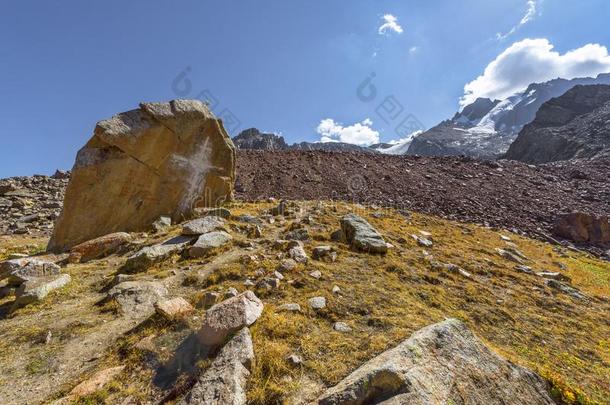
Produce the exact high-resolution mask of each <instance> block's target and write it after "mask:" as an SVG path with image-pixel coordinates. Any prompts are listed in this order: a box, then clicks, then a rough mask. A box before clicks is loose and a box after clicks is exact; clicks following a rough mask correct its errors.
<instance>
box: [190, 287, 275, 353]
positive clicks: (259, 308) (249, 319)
mask: <svg viewBox="0 0 610 405" xmlns="http://www.w3.org/2000/svg"><path fill="white" fill-rule="evenodd" d="M262 312H263V303H262V301H261V300H259V299H258V297H257V296H256V295H255V294H254V293H253V292H252V291H245V292H243V293H241V294H239V295H237V296H235V297H232V298H229V299H227V300H225V301H223V302H221V303H218V304H216V305H214V306H213V307H212V308H210V309H208V310H207V311H206V314H205V318H204V321H203V325H202V327H201V329H199V331H198V332H197V336H198V337H199V340H200V341H201V343H202V344H204V345H206V346H212V347H214V346H218V345H220V344H223V343H224V342H225V340H226V338H227V337H228V336H229V335H230V334H231V333H234V332H236V331H238V330H240V329H241V328H244V327H246V326H250V325H252V324H253V323H254V322H255V321H256V320H257V319H258V318H259V317H260V316H261V314H262Z"/></svg>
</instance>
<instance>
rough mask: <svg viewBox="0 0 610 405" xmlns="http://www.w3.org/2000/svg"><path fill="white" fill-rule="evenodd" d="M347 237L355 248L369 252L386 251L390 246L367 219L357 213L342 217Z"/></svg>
mask: <svg viewBox="0 0 610 405" xmlns="http://www.w3.org/2000/svg"><path fill="white" fill-rule="evenodd" d="M341 229H342V230H343V233H344V235H345V239H346V240H347V242H348V243H350V244H351V245H352V247H353V248H355V249H357V250H360V251H364V252H369V253H386V252H387V251H388V246H387V244H386V242H385V240H384V239H383V237H382V236H381V235H380V234H379V232H377V231H376V230H375V229H374V228H373V227H372V226H371V225H370V224H369V223H368V222H367V221H366V220H364V219H363V218H361V217H359V216H358V215H355V214H348V215H345V216H344V217H343V218H341Z"/></svg>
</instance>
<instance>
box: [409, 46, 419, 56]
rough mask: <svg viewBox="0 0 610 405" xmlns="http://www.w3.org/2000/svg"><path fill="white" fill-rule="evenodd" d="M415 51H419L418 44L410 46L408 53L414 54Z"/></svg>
mask: <svg viewBox="0 0 610 405" xmlns="http://www.w3.org/2000/svg"><path fill="white" fill-rule="evenodd" d="M417 51H419V46H412V47H410V48H409V53H410V54H414V53H415V52H417Z"/></svg>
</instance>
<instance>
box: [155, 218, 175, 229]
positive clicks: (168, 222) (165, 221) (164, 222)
mask: <svg viewBox="0 0 610 405" xmlns="http://www.w3.org/2000/svg"><path fill="white" fill-rule="evenodd" d="M170 226H172V218H171V217H166V216H165V215H162V216H160V217H159V218H157V220H156V221H155V222H153V224H152V227H153V229H154V230H155V231H157V232H161V231H164V230H165V229H167V228H169V227H170Z"/></svg>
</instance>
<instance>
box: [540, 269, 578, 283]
mask: <svg viewBox="0 0 610 405" xmlns="http://www.w3.org/2000/svg"><path fill="white" fill-rule="evenodd" d="M536 275H537V276H538V277H542V278H546V279H553V280H559V281H567V282H570V281H571V279H570V277H568V276H564V275H563V274H561V273H558V272H553V271H540V272H538V273H536Z"/></svg>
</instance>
